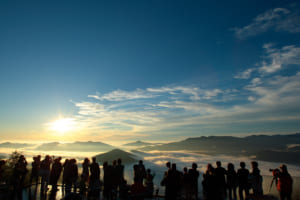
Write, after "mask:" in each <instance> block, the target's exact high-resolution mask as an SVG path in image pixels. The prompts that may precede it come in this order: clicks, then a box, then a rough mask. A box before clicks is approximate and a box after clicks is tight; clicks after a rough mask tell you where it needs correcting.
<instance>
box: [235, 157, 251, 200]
mask: <svg viewBox="0 0 300 200" xmlns="http://www.w3.org/2000/svg"><path fill="white" fill-rule="evenodd" d="M240 166H241V168H240V169H239V170H238V171H237V178H238V186H239V197H240V200H244V195H243V192H244V191H245V196H246V197H247V196H248V195H249V183H248V176H249V170H248V169H246V164H245V163H244V162H240Z"/></svg>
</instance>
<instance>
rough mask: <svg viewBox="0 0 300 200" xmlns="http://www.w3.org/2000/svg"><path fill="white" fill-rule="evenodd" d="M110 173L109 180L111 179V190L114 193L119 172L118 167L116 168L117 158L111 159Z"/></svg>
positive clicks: (117, 183)
mask: <svg viewBox="0 0 300 200" xmlns="http://www.w3.org/2000/svg"><path fill="white" fill-rule="evenodd" d="M111 170H112V173H111V177H110V178H111V180H112V191H113V193H114V194H116V192H117V189H118V185H119V182H120V180H119V178H120V177H119V174H118V168H117V160H113V163H112V169H111Z"/></svg>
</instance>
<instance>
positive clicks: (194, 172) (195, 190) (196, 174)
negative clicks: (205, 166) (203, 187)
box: [188, 163, 199, 200]
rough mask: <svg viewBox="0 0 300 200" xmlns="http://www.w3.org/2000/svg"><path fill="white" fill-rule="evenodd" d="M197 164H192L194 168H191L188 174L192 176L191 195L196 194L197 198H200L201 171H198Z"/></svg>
mask: <svg viewBox="0 0 300 200" xmlns="http://www.w3.org/2000/svg"><path fill="white" fill-rule="evenodd" d="M197 167H198V166H197V164H196V163H193V164H192V169H190V170H189V172H188V174H189V176H190V181H191V184H190V185H191V197H193V196H195V199H196V200H197V199H198V178H199V172H198V171H197Z"/></svg>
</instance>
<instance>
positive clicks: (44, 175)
mask: <svg viewBox="0 0 300 200" xmlns="http://www.w3.org/2000/svg"><path fill="white" fill-rule="evenodd" d="M51 162H52V160H51V157H50V156H49V155H47V156H45V159H44V160H42V162H41V165H40V172H39V174H40V176H41V179H42V180H41V193H44V192H45V190H47V189H48V183H49V178H50V165H51Z"/></svg>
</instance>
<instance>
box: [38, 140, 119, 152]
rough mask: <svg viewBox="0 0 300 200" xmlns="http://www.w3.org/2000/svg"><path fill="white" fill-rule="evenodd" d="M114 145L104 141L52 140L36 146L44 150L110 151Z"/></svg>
mask: <svg viewBox="0 0 300 200" xmlns="http://www.w3.org/2000/svg"><path fill="white" fill-rule="evenodd" d="M113 148H114V147H113V146H111V145H109V144H105V143H103V142H92V141H88V142H73V143H60V142H50V143H44V144H41V145H40V146H38V147H37V148H36V150H42V151H83V152H91V151H96V152H97V151H98V152H99V151H102V152H104V151H109V150H111V149H113Z"/></svg>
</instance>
